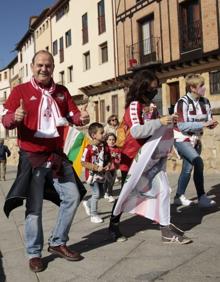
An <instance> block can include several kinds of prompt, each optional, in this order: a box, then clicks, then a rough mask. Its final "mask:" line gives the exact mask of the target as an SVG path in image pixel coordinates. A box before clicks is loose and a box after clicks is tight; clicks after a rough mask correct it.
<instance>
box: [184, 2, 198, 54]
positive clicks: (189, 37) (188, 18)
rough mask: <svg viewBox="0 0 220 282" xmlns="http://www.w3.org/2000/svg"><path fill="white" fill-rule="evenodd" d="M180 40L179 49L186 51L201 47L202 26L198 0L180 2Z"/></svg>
mask: <svg viewBox="0 0 220 282" xmlns="http://www.w3.org/2000/svg"><path fill="white" fill-rule="evenodd" d="M179 11H180V17H179V18H180V42H181V51H182V52H187V51H190V50H195V49H198V48H201V47H202V39H201V36H202V26H201V18H200V7H199V0H191V1H185V2H183V3H181V4H180V9H179Z"/></svg>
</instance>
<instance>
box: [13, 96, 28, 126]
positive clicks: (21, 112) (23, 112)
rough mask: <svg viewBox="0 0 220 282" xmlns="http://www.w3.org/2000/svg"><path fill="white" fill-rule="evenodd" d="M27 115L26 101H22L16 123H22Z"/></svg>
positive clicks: (17, 110)
mask: <svg viewBox="0 0 220 282" xmlns="http://www.w3.org/2000/svg"><path fill="white" fill-rule="evenodd" d="M25 114H26V112H25V110H24V101H23V100H22V99H20V106H19V107H18V108H17V109H16V111H15V121H17V122H21V121H22V120H23V119H24V116H25Z"/></svg>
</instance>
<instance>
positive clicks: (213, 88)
mask: <svg viewBox="0 0 220 282" xmlns="http://www.w3.org/2000/svg"><path fill="white" fill-rule="evenodd" d="M209 78H210V93H211V94H220V71H216V72H211V73H210V74H209Z"/></svg>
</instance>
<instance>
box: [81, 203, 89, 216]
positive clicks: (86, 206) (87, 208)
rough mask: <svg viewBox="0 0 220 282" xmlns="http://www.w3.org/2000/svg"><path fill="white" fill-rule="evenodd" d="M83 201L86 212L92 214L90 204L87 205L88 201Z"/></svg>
mask: <svg viewBox="0 0 220 282" xmlns="http://www.w3.org/2000/svg"><path fill="white" fill-rule="evenodd" d="M82 203H83V206H84V208H85V212H86V214H87V215H88V216H90V208H89V207H88V205H87V201H83V202H82Z"/></svg>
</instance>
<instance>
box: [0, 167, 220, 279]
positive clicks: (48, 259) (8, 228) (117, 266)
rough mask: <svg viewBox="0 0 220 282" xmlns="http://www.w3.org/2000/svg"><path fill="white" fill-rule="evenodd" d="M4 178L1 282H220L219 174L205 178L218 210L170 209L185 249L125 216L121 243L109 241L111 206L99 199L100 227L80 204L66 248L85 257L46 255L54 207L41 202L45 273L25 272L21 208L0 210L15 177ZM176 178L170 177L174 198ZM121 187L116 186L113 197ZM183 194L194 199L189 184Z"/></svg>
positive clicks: (0, 195) (0, 198)
mask: <svg viewBox="0 0 220 282" xmlns="http://www.w3.org/2000/svg"><path fill="white" fill-rule="evenodd" d="M8 172H9V174H8V176H9V177H8V179H10V180H7V181H6V182H0V214H1V216H0V226H1V229H0V250H1V251H2V257H0V282H5V281H7V282H17V281H19V282H32V281H33V282H34V281H38V282H39V281H40V282H72V281H77V282H81V281H82V282H87V281H89V282H93V281H103V282H105V281H120V282H123V281H126V282H132V281H134V282H136V281H168V282H172V281H187V282H191V281H199V282H203V281H204V282H206V281H211V282H212V281H220V267H219V266H220V236H219V234H220V224H219V222H220V219H219V216H220V208H219V207H220V175H206V177H205V183H206V187H207V191H208V190H209V191H210V193H209V194H210V197H213V198H215V200H216V201H217V203H218V207H217V209H212V210H206V211H202V210H200V209H199V208H198V205H197V204H195V205H194V206H192V207H190V208H182V207H179V208H177V207H176V206H174V205H171V214H172V221H173V222H175V223H176V224H177V225H178V226H180V227H182V228H183V229H184V230H186V233H187V236H189V237H191V238H192V239H193V240H194V242H193V243H192V244H189V245H186V246H180V245H166V244H163V243H162V242H161V239H160V231H159V229H158V226H156V225H154V224H152V222H150V221H148V220H146V219H144V218H141V217H139V216H133V215H129V214H124V215H123V216H122V223H121V229H122V231H123V232H124V233H125V234H126V236H128V241H126V242H124V243H115V242H112V240H111V238H110V236H109V233H108V230H107V227H108V223H109V216H110V211H111V208H112V204H110V203H108V202H107V201H106V200H104V199H102V200H101V201H100V203H99V210H100V212H101V216H102V217H103V218H104V223H103V224H92V223H91V222H90V220H89V218H88V216H87V215H86V214H85V211H84V208H83V206H82V205H80V206H79V209H78V211H77V214H76V217H75V220H74V222H73V225H72V227H71V231H70V234H69V237H70V241H69V242H68V243H69V245H70V247H72V248H73V249H74V250H78V251H80V252H81V253H82V255H83V256H84V259H83V260H82V261H80V262H68V261H65V260H64V259H61V258H58V257H56V256H54V255H52V254H50V253H48V252H47V239H48V237H49V235H50V232H51V229H52V228H53V226H54V223H55V220H56V216H57V212H58V209H57V207H56V206H55V205H53V204H51V203H50V202H47V201H45V202H44V210H43V226H44V235H45V244H44V250H43V253H42V255H43V258H44V262H45V264H46V265H47V268H46V270H45V271H44V272H41V273H38V274H34V273H32V272H30V271H29V268H28V261H27V258H26V255H25V250H24V207H19V208H17V209H16V210H15V211H13V213H12V215H11V216H10V218H9V219H7V218H6V217H5V215H4V214H3V211H2V207H3V204H4V195H5V194H6V193H7V191H8V190H9V187H10V185H11V183H12V181H13V177H15V172H16V170H15V169H14V168H11V170H10V168H9V170H8ZM177 177H178V175H176V174H171V175H169V179H170V184H171V187H172V188H173V192H172V195H171V198H172V199H173V196H174V192H175V189H176V183H177ZM119 191H120V187H119V186H116V187H115V194H116V195H117V194H118V193H119ZM187 196H188V197H189V198H191V199H195V189H194V186H193V184H192V182H190V185H189V187H188V189H187Z"/></svg>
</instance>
